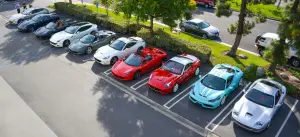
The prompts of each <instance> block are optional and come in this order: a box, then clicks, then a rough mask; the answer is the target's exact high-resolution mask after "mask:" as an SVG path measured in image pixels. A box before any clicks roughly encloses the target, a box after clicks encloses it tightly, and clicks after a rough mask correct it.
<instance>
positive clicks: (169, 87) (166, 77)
mask: <svg viewBox="0 0 300 137" xmlns="http://www.w3.org/2000/svg"><path fill="white" fill-rule="evenodd" d="M199 67H200V60H199V59H198V58H197V57H195V56H192V55H188V54H182V55H179V56H175V57H173V58H171V59H170V60H169V61H167V62H166V63H164V64H163V65H162V67H160V68H158V69H156V70H155V71H153V72H152V74H151V75H150V78H149V81H148V86H149V88H150V89H152V90H154V91H156V92H160V93H161V94H169V93H172V92H177V91H178V89H179V85H180V84H182V83H184V82H185V81H188V80H189V79H190V78H191V77H193V76H195V75H199V73H200V69H199Z"/></svg>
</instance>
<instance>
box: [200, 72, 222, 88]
mask: <svg viewBox="0 0 300 137" xmlns="http://www.w3.org/2000/svg"><path fill="white" fill-rule="evenodd" d="M201 83H202V84H203V85H204V86H205V87H208V88H211V89H214V90H224V89H225V84H226V80H225V79H223V78H220V77H217V76H214V75H212V74H207V75H206V76H205V77H204V78H203V79H202V80H201Z"/></svg>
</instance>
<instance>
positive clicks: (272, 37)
mask: <svg viewBox="0 0 300 137" xmlns="http://www.w3.org/2000/svg"><path fill="white" fill-rule="evenodd" d="M262 37H264V38H271V39H276V40H279V35H278V34H276V33H269V32H268V33H265V34H263V35H262Z"/></svg>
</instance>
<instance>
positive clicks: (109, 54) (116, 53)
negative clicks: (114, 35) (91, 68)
mask: <svg viewBox="0 0 300 137" xmlns="http://www.w3.org/2000/svg"><path fill="white" fill-rule="evenodd" d="M145 47H146V43H145V41H144V40H143V39H142V38H139V37H129V38H125V37H121V38H119V39H117V40H116V41H114V42H113V43H111V44H110V45H106V46H103V47H101V48H99V49H98V50H97V51H96V53H95V54H94V58H95V61H96V62H98V63H100V64H102V65H114V64H115V63H116V62H117V61H118V60H119V59H122V58H124V57H125V56H128V55H130V54H132V53H135V52H140V51H141V50H142V49H143V48H145Z"/></svg>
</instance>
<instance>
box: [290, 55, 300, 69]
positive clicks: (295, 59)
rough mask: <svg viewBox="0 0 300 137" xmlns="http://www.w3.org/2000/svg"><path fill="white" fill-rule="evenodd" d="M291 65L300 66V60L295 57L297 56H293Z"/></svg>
mask: <svg viewBox="0 0 300 137" xmlns="http://www.w3.org/2000/svg"><path fill="white" fill-rule="evenodd" d="M291 65H292V66H294V67H299V66H300V60H299V59H297V58H295V57H292V59H291Z"/></svg>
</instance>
